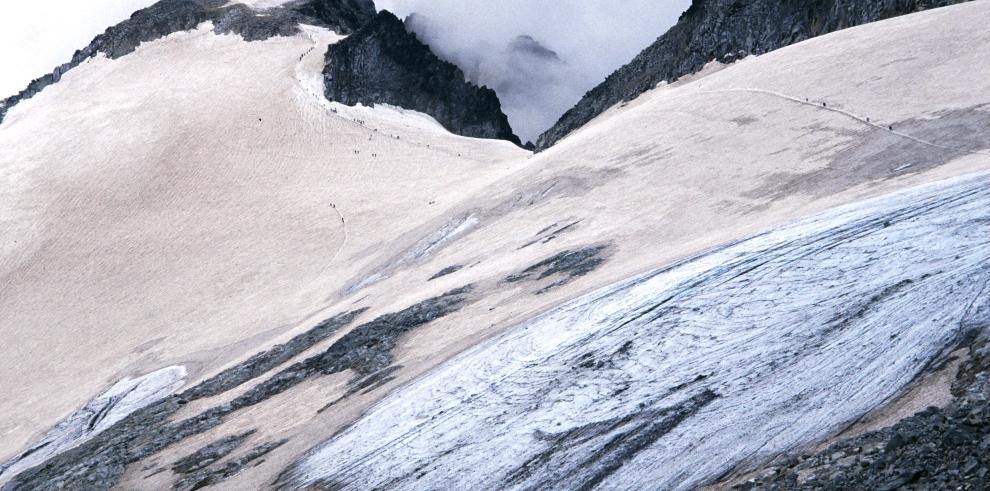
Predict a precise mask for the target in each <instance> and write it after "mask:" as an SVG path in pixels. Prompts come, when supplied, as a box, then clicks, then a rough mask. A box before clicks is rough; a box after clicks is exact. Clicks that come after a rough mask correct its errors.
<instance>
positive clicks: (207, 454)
mask: <svg viewBox="0 0 990 491" xmlns="http://www.w3.org/2000/svg"><path fill="white" fill-rule="evenodd" d="M254 432H255V430H251V431H247V432H244V433H241V434H238V435H230V436H225V437H223V438H221V439H219V440H217V441H215V442H213V443H211V444H209V445H207V446H205V447H203V448H201V449H199V450H197V451H195V452H193V453H192V454H191V455H188V456H186V457H183V458H181V459H179V460H177V461H175V463H174V464H172V472H175V473H176V474H190V473H193V472H196V471H199V470H202V469H205V468H207V467H209V466H210V465H212V464H213V463H214V462H216V461H218V460H220V459H222V458H224V457H226V456H227V455H230V453H231V452H233V451H234V450H237V448H238V447H240V446H241V445H242V444H243V443H244V441H245V440H247V439H248V438H249V437H250V436H251V435H253V434H254Z"/></svg>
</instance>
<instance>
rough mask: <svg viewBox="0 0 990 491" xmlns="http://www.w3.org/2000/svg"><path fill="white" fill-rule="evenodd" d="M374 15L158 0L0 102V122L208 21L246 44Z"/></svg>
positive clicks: (343, 5) (317, 7)
mask: <svg viewBox="0 0 990 491" xmlns="http://www.w3.org/2000/svg"><path fill="white" fill-rule="evenodd" d="M374 15H375V6H374V4H373V3H372V2H371V0H300V1H297V2H292V3H291V4H290V6H288V7H282V6H277V7H273V8H269V9H265V10H264V11H263V12H261V11H258V10H255V9H252V8H250V7H248V6H246V5H243V4H240V3H233V4H230V2H227V1H226V0H161V1H159V2H157V3H155V4H154V5H152V6H150V7H148V8H145V9H141V10H138V11H137V12H135V13H134V14H133V15H131V17H130V18H129V19H127V20H125V21H124V22H121V23H120V24H117V25H115V26H113V27H110V28H108V29H107V30H106V32H104V33H103V34H101V35H99V36H97V37H96V38H95V39H93V41H92V42H90V44H89V45H88V46H86V47H85V48H83V49H81V50H78V51H76V53H75V54H74V55H73V56H72V59H71V60H70V61H69V62H68V63H65V64H63V65H60V66H58V67H56V68H55V70H54V71H53V72H52V73H50V74H47V75H44V76H42V77H40V78H38V79H35V80H33V81H32V82H31V83H30V84H28V87H27V88H25V89H24V90H22V91H21V92H20V93H18V94H16V95H13V96H11V97H8V98H7V99H4V100H3V101H0V122H2V121H3V118H4V116H5V115H6V113H7V111H9V110H10V108H12V107H14V106H15V105H17V104H18V103H19V102H21V101H23V100H25V99H30V98H31V97H34V95H35V94H37V93H38V92H40V91H41V90H43V89H44V88H45V87H47V86H49V85H51V84H53V83H56V82H58V81H59V80H61V79H62V77H63V76H64V75H65V73H66V72H68V71H69V70H71V69H73V68H75V67H77V66H79V65H80V64H81V63H83V62H85V61H86V60H89V59H91V58H93V57H95V56H97V55H99V54H101V53H102V54H103V55H105V56H107V57H108V58H120V57H121V56H124V55H127V54H129V53H131V52H133V51H134V50H135V49H136V48H137V47H138V46H139V45H140V44H141V43H143V42H147V41H152V40H155V39H159V38H162V37H164V36H167V35H169V34H172V33H174V32H180V31H189V30H191V29H194V28H196V26H198V25H200V24H202V23H203V22H207V21H210V22H213V23H214V26H215V29H216V32H217V33H218V34H221V33H223V34H226V33H236V34H238V35H240V36H241V37H243V38H244V39H245V40H246V41H259V40H264V39H268V38H270V37H273V36H291V35H293V34H296V33H298V32H299V24H300V23H307V24H311V25H317V26H322V27H327V28H331V29H333V30H335V31H336V32H340V33H342V34H347V33H350V32H352V31H354V30H356V29H357V28H359V27H360V26H362V25H364V24H365V23H367V22H368V21H369V20H370V19H371V18H372V17H373V16H374Z"/></svg>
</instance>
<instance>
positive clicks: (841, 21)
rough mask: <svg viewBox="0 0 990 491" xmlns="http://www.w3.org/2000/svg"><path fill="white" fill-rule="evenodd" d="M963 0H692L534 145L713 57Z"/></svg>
mask: <svg viewBox="0 0 990 491" xmlns="http://www.w3.org/2000/svg"><path fill="white" fill-rule="evenodd" d="M961 1H964V0H893V1H891V0H815V1H811V2H800V1H794V0H785V1H779V0H693V1H692V2H691V7H689V8H688V9H687V11H685V12H684V13H683V14H681V17H680V19H678V21H677V24H675V25H674V27H672V28H670V30H669V31H667V33H666V34H664V35H663V36H660V37H659V38H658V39H657V40H656V41H655V42H654V43H653V44H652V45H650V46H649V47H647V48H646V49H645V50H643V51H642V52H640V54H639V55H637V56H636V57H635V58H634V59H633V60H632V61H631V62H630V63H629V64H627V65H626V66H624V67H622V68H620V69H618V70H616V71H615V72H614V73H612V74H611V75H609V76H608V78H606V79H605V81H604V82H602V83H601V84H599V85H598V86H597V87H595V88H594V89H591V90H590V91H589V92H588V93H587V94H585V95H584V97H583V98H581V100H580V101H579V102H578V103H577V105H576V106H574V107H573V108H571V109H570V110H569V111H567V112H566V113H564V115H563V116H561V117H560V119H559V120H558V121H557V123H556V124H554V125H553V127H551V128H550V129H549V130H547V131H546V132H544V133H543V134H542V135H540V138H539V140H538V141H537V144H536V147H537V149H538V150H543V149H546V148H549V147H550V146H551V145H553V144H554V143H556V142H557V141H559V140H560V139H561V138H563V137H565V136H567V135H568V134H569V133H570V132H572V131H574V130H576V129H578V128H580V127H581V126H583V125H584V124H585V123H587V122H589V121H591V120H592V119H594V118H595V117H596V116H598V115H599V114H601V113H602V112H604V111H605V110H607V109H608V108H610V107H612V106H614V105H615V104H618V103H620V102H622V101H629V100H632V99H635V98H636V97H637V96H639V95H640V94H642V93H643V92H646V91H647V90H650V89H652V88H654V87H656V85H657V84H658V83H660V82H662V81H668V82H672V81H674V80H676V79H678V78H680V77H682V76H684V75H688V74H691V73H694V72H697V71H698V70H701V69H702V68H703V67H704V66H705V64H706V63H708V62H710V61H713V60H718V61H721V62H723V63H730V62H733V61H735V60H738V59H740V58H743V57H746V56H748V55H759V54H763V53H766V52H769V51H773V50H775V49H778V48H782V47H784V46H787V45H790V44H794V43H797V42H800V41H804V40H806V39H810V38H813V37H816V36H820V35H823V34H827V33H830V32H833V31H837V30H840V29H845V28H847V27H853V26H857V25H860V24H865V23H868V22H874V21H878V20H882V19H886V18H890V17H895V16H898V15H903V14H908V13H911V12H916V11H920V10H925V9H930V8H935V7H942V6H946V5H951V4H955V3H960V2H961Z"/></svg>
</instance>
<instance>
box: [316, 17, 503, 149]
mask: <svg viewBox="0 0 990 491" xmlns="http://www.w3.org/2000/svg"><path fill="white" fill-rule="evenodd" d="M323 76H324V82H325V88H326V96H327V98H328V99H330V100H331V101H338V102H341V103H343V104H347V105H355V104H363V105H366V106H371V105H374V104H381V103H384V104H391V105H393V106H399V107H402V108H405V109H411V110H414V111H420V112H423V113H426V114H429V115H430V116H433V118H435V119H436V120H437V121H438V122H439V123H440V124H442V125H443V126H444V127H445V128H447V129H448V130H450V131H451V132H453V133H457V134H460V135H464V136H470V137H477V138H496V139H502V140H509V141H511V142H513V143H515V144H517V145H518V144H519V143H520V142H519V138H518V137H516V136H515V135H514V134H513V133H512V128H511V127H510V126H509V120H508V118H507V117H506V115H505V114H504V113H503V112H502V108H501V103H500V102H499V100H498V96H497V95H496V94H495V91H493V90H492V89H489V88H487V87H478V86H476V85H474V84H471V83H470V82H467V81H466V80H465V77H464V73H463V72H462V71H461V69H460V68H458V67H457V66H455V65H454V64H452V63H449V62H446V61H444V60H441V59H440V58H438V57H437V56H436V55H435V54H433V52H432V51H430V48H429V47H428V46H427V45H425V44H423V43H422V42H420V40H419V39H417V38H416V36H415V34H412V33H411V32H409V31H408V30H406V27H405V25H404V24H403V22H402V21H401V20H399V19H398V18H397V17H396V16H395V15H393V14H392V13H391V12H388V11H385V10H383V11H382V12H381V13H379V14H378V16H377V17H375V18H374V20H372V21H371V22H370V23H368V25H367V26H365V27H364V28H362V29H361V30H360V31H358V32H357V33H355V34H353V35H351V36H350V37H348V38H347V39H345V40H343V41H341V42H340V43H338V44H336V45H334V46H332V47H331V48H330V50H329V51H328V52H327V58H326V67H325V68H324V70H323Z"/></svg>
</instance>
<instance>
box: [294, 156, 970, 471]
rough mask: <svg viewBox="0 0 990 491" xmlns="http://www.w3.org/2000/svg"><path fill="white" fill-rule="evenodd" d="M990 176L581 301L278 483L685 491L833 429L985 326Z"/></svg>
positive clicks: (792, 227)
mask: <svg viewBox="0 0 990 491" xmlns="http://www.w3.org/2000/svg"><path fill="white" fill-rule="evenodd" d="M988 260H990V174H987V173H981V174H971V175H968V176H964V177H960V178H954V179H951V180H946V181H941V182H937V183H934V184H929V185H925V186H921V187H918V188H914V189H911V190H908V191H903V192H899V193H896V194H892V195H888V196H884V197H880V198H875V199H872V200H869V201H865V202H861V203H857V204H853V205H847V206H844V207H840V208H836V209H834V210H832V211H829V212H825V213H823V214H820V215H817V216H814V217H812V218H808V219H805V220H802V221H799V222H795V223H792V224H789V225H784V226H780V227H777V228H774V229H772V230H770V231H767V232H765V233H762V234H758V235H755V236H752V237H749V238H747V239H744V240H741V241H738V242H734V243H731V244H727V245H724V246H721V247H718V248H715V249H712V250H709V251H706V252H703V253H700V254H697V255H694V256H692V257H689V258H686V259H683V260H681V261H679V262H677V263H675V264H672V265H669V266H666V267H663V268H659V269H656V270H653V271H650V272H648V273H645V274H642V275H640V276H637V277H634V278H632V279H628V280H626V281H623V282H620V283H618V284H614V285H612V286H608V287H605V288H603V289H601V290H598V291H596V292H594V293H591V294H588V295H585V296H582V297H579V298H577V299H575V300H573V301H571V302H569V303H567V304H565V305H563V306H561V307H559V308H556V309H553V310H551V311H549V312H547V313H545V314H543V315H540V316H538V317H536V318H534V319H532V320H530V321H527V322H524V323H522V324H520V325H518V326H517V327H516V328H514V329H511V330H510V331H508V332H507V333H505V334H503V335H501V336H498V337H496V338H493V339H491V340H489V341H487V342H484V343H482V344H480V345H478V346H476V347H474V348H472V349H470V350H468V351H467V352H465V353H463V354H461V355H459V356H457V357H455V358H454V359H452V360H450V361H448V362H447V363H445V364H443V365H441V366H439V367H438V368H436V369H434V370H433V371H432V372H430V373H429V374H427V375H426V376H424V377H423V378H421V379H420V380H418V381H416V382H414V383H413V384H411V385H409V386H407V387H404V388H402V389H400V390H398V391H396V392H395V393H393V394H392V395H390V396H389V397H387V398H386V399H384V400H383V401H381V402H380V403H379V404H377V405H376V406H374V407H373V408H372V409H371V410H369V412H368V413H367V414H366V415H365V416H364V417H362V418H361V419H360V420H358V421H357V422H355V423H354V424H353V425H351V426H350V427H348V428H347V429H346V430H345V431H343V432H341V433H340V434H338V435H336V436H335V437H333V438H332V439H330V440H329V441H327V442H325V443H324V444H322V445H320V446H318V447H317V448H315V449H314V450H312V451H311V452H310V453H309V454H307V455H306V456H304V457H303V458H302V459H301V460H299V461H298V462H297V463H295V464H294V465H293V466H291V467H290V468H289V469H288V470H287V471H286V472H285V473H284V474H283V475H282V477H281V478H280V479H281V482H283V483H285V484H287V485H288V486H289V487H304V486H307V485H317V486H330V487H334V488H335V489H336V488H337V487H340V488H346V489H370V488H389V489H442V488H449V487H450V486H452V485H454V484H455V483H456V484H457V485H458V487H461V488H467V489H495V488H499V489H501V488H507V489H540V488H547V487H554V488H567V489H591V488H601V489H640V488H643V487H649V488H652V489H690V488H693V487H695V486H698V485H701V484H704V483H708V482H711V481H713V480H715V479H717V478H719V477H720V476H723V475H725V474H727V473H728V472H731V471H733V470H738V469H740V468H746V467H747V466H753V465H757V464H759V463H762V462H766V461H768V460H770V459H772V458H773V457H774V456H776V455H778V454H781V453H784V452H788V451H791V450H794V449H799V448H802V447H805V446H808V445H811V444H813V443H815V442H818V441H821V440H822V439H824V438H826V437H828V436H830V435H832V434H834V433H836V432H837V431H840V430H842V429H843V428H845V427H846V426H848V425H849V424H851V423H852V422H854V421H855V420H856V419H857V418H860V417H861V416H862V415H864V414H865V413H867V412H869V411H870V410H872V409H874V408H877V407H878V406H881V405H883V404H884V403H885V402H888V401H890V400H891V399H892V398H894V397H896V396H897V395H898V394H899V393H900V392H901V391H902V390H903V389H904V388H905V387H906V386H907V385H908V384H910V383H911V382H912V381H913V380H915V379H916V378H917V377H919V376H920V375H922V374H923V373H925V371H926V370H927V369H929V368H930V367H932V366H933V365H935V364H937V363H938V362H939V361H940V360H942V359H944V357H945V354H946V353H947V352H948V351H951V349H952V348H953V346H955V344H956V343H958V342H959V340H960V339H961V338H962V337H963V336H964V335H965V334H967V333H968V332H970V331H973V330H980V329H985V328H986V326H987V325H988V323H990V288H988V286H990V261H988Z"/></svg>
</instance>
